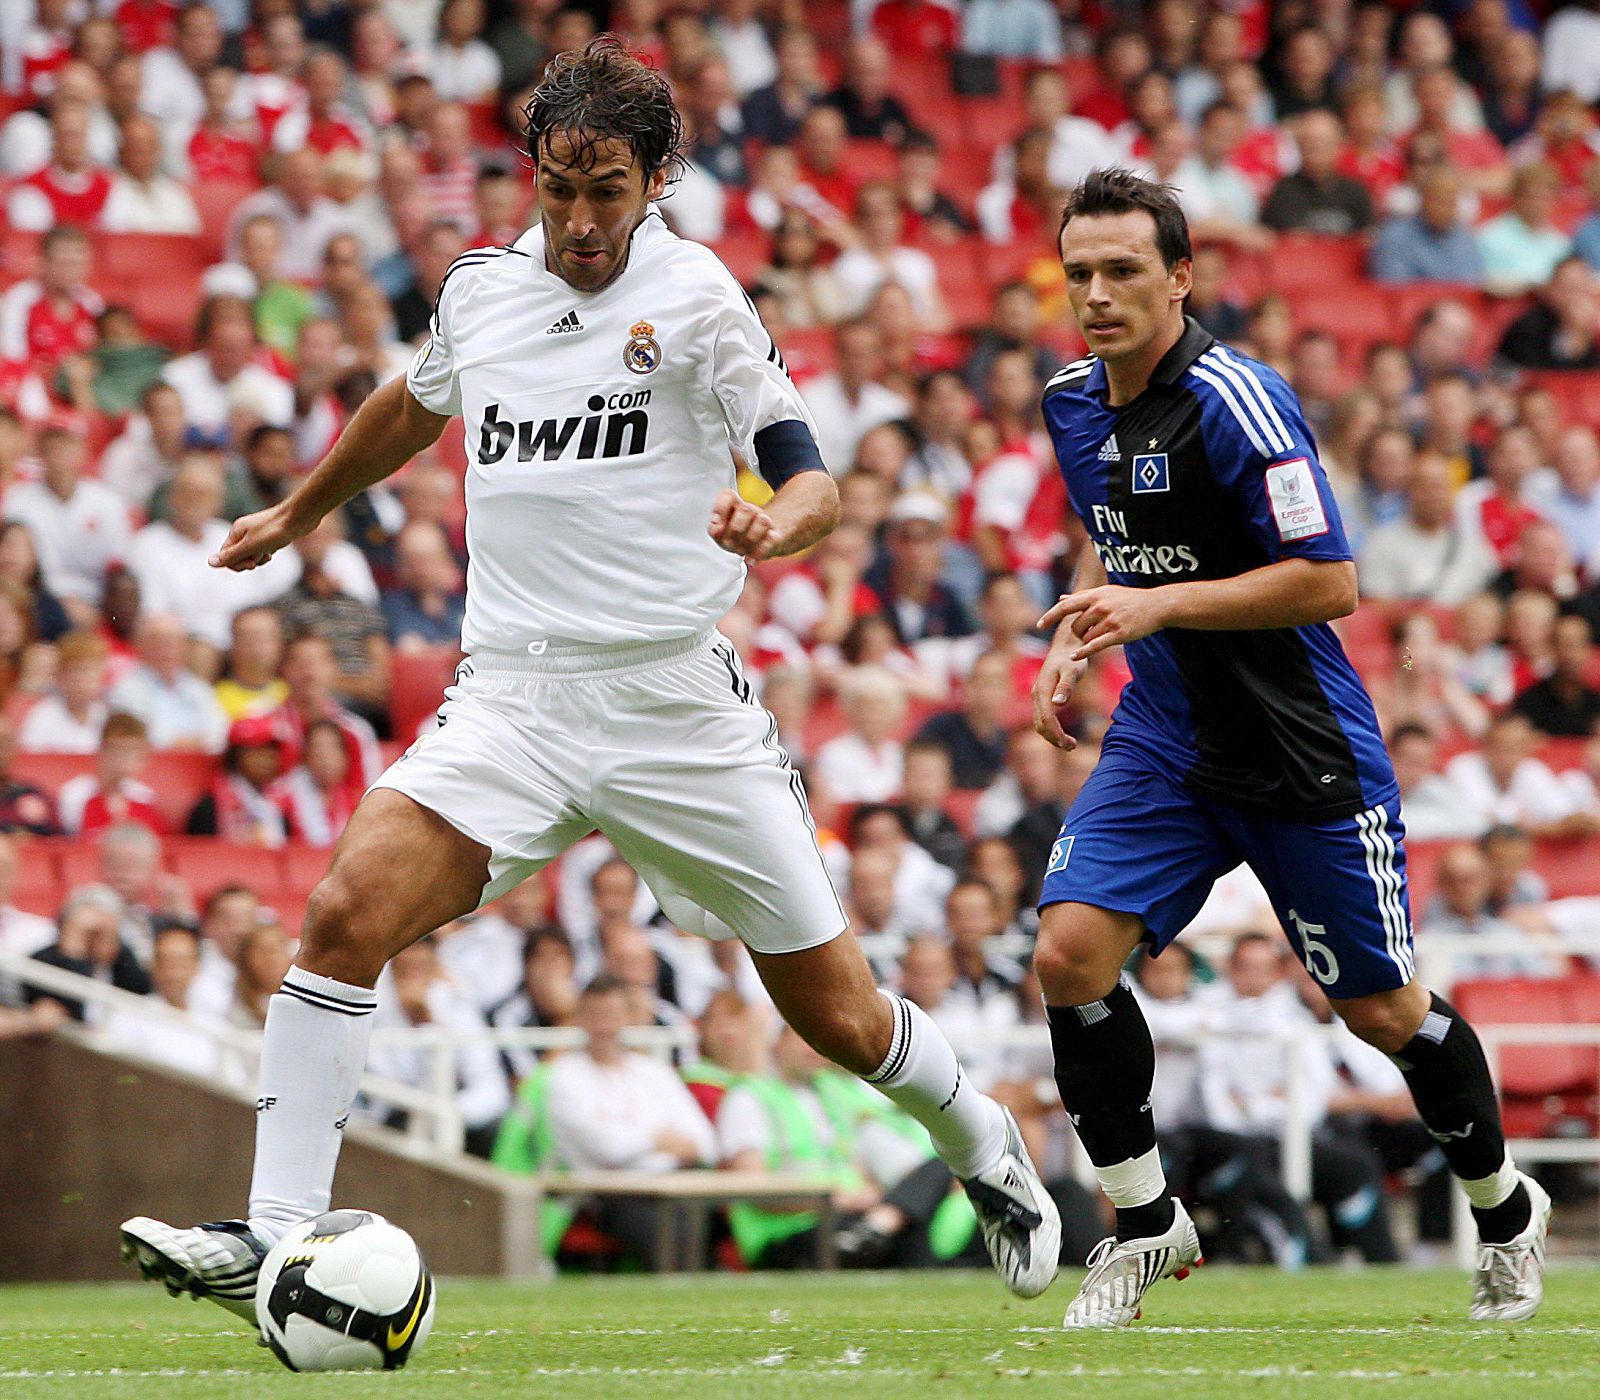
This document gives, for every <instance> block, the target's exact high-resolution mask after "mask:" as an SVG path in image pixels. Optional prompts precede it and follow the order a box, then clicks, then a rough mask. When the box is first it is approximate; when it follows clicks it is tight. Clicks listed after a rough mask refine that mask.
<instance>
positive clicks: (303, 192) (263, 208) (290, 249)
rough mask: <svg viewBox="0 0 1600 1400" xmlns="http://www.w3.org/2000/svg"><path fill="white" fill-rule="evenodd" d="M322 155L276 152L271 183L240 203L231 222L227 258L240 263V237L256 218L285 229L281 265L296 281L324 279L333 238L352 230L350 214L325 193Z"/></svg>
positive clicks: (271, 163) (300, 151)
mask: <svg viewBox="0 0 1600 1400" xmlns="http://www.w3.org/2000/svg"><path fill="white" fill-rule="evenodd" d="M322 167H323V157H322V156H321V155H320V154H319V153H318V152H317V151H315V150H312V149H309V148H308V149H305V150H299V151H284V152H279V153H275V154H274V155H273V156H272V157H271V159H270V161H269V163H268V169H269V170H270V172H271V178H272V184H270V185H268V186H267V187H266V188H265V189H262V190H257V191H256V192H255V193H254V194H252V195H250V196H249V197H248V198H246V199H244V200H242V201H241V202H240V204H239V206H238V208H236V209H235V210H234V211H233V217H232V219H231V220H230V221H229V223H228V250H227V251H228V257H229V259H230V260H231V261H233V262H238V261H239V234H240V232H241V231H242V230H243V228H244V226H245V225H246V224H247V223H249V222H250V220H251V219H253V218H255V217H256V215H258V214H266V215H268V216H269V217H271V218H272V219H274V220H276V221H277V224H278V226H279V227H280V228H281V229H282V230H283V249H284V254H283V266H282V267H281V268H280V271H281V272H282V273H283V275H284V277H286V278H287V279H289V280H290V281H293V282H307V283H314V282H316V281H317V280H318V278H319V277H320V276H321V272H322V254H323V250H324V249H325V248H326V247H327V246H328V241H329V239H331V238H333V237H335V236H336V235H337V234H341V233H347V232H350V216H349V215H348V214H347V213H346V212H345V210H344V209H343V208H341V206H340V205H338V204H337V203H335V202H334V201H333V200H332V199H330V198H328V196H327V194H326V193H325V191H324V189H323V168H322Z"/></svg>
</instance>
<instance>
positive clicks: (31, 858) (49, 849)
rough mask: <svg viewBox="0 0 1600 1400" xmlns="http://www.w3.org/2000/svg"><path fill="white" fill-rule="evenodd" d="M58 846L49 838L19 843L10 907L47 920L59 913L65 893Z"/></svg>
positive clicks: (36, 838) (37, 838)
mask: <svg viewBox="0 0 1600 1400" xmlns="http://www.w3.org/2000/svg"><path fill="white" fill-rule="evenodd" d="M58 844H60V843H59V842H56V841H54V840H51V839H49V838H47V837H35V838H34V839H32V840H29V841H20V842H18V843H17V847H16V852H17V873H16V878H15V880H14V881H13V883H12V886H11V903H12V904H14V905H16V907H17V908H18V909H23V910H26V911H27V912H28V913H29V914H42V915H44V916H45V917H46V918H54V917H55V916H56V914H57V913H58V912H59V911H60V909H61V901H62V899H63V897H64V894H65V891H64V890H63V889H62V886H61V866H60V862H59V861H58V859H57V855H56V846H57V845H58Z"/></svg>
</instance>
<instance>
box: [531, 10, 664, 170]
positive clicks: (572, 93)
mask: <svg viewBox="0 0 1600 1400" xmlns="http://www.w3.org/2000/svg"><path fill="white" fill-rule="evenodd" d="M523 115H524V116H525V117H526V118H527V127H526V129H525V130H524V132H523V143H524V145H523V149H524V152H525V154H526V155H527V156H528V158H529V159H530V160H531V161H532V162H533V163H534V165H535V166H536V167H537V165H538V163H539V156H540V153H541V152H542V151H543V150H544V149H545V147H546V146H547V145H548V144H549V141H550V138H551V137H552V136H554V135H556V134H557V133H564V134H565V135H567V136H568V137H570V138H571V140H572V150H573V164H574V165H576V166H577V168H578V169H579V170H592V169H593V168H594V164H595V161H596V159H597V151H596V148H597V147H598V145H599V143H600V142H602V141H606V140H611V139H618V140H622V141H626V142H627V143H628V146H629V148H630V149H631V150H632V151H633V154H634V156H635V157H636V158H637V159H638V161H639V164H640V166H641V167H642V168H643V170H644V177H645V179H646V180H649V179H650V177H651V176H652V175H654V174H655V173H656V171H658V170H665V171H666V172H667V178H668V180H674V179H676V178H677V177H678V175H679V173H680V171H681V166H682V164H683V149H682V148H683V119H682V118H681V117H680V116H679V115H678V109H677V107H676V105H674V103H673V101H672V89H671V87H670V86H669V85H668V83H667V80H666V78H665V77H663V76H662V75H661V74H660V73H658V72H657V71H656V70H655V69H654V68H651V67H650V66H649V65H648V64H645V63H641V62H640V61H639V60H638V59H637V58H635V57H634V56H633V55H632V54H631V53H629V52H628V50H627V49H626V48H625V47H624V45H623V43H622V41H621V40H620V39H618V38H617V36H616V35H615V34H601V35H598V36H596V37H595V38H593V39H591V40H590V41H589V43H588V44H587V45H586V46H585V47H584V48H583V49H582V50H573V51H569V52H567V53H562V54H557V55H556V57H555V58H553V59H551V60H550V63H549V64H548V66H547V67H546V68H545V70H544V78H543V79H542V80H541V82H540V83H539V86H538V87H537V88H535V89H534V93H533V97H532V98H531V99H530V100H529V102H528V105H527V106H526V107H525V108H523Z"/></svg>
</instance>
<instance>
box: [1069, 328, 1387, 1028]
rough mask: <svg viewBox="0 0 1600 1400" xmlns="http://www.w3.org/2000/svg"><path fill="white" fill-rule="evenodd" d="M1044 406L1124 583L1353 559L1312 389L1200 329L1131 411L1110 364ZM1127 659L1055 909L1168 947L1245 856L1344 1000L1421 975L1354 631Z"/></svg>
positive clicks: (1079, 496) (1286, 630)
mask: <svg viewBox="0 0 1600 1400" xmlns="http://www.w3.org/2000/svg"><path fill="white" fill-rule="evenodd" d="M1044 415H1045V422H1046V423H1047V424H1048V426H1049V429H1050V436H1051V438H1052V439H1053V440H1054V442H1055V447H1056V454H1057V456H1058V457H1059V458H1060V461H1061V471H1062V475H1063V476H1064V477H1065V478H1066V483H1067V492H1068V494H1069V495H1070V497H1071V499H1072V504H1073V507H1074V509H1075V510H1076V511H1077V512H1078V514H1079V515H1080V516H1082V517H1083V523H1084V525H1085V526H1086V527H1087V528H1088V531H1089V537H1090V539H1091V541H1092V542H1093V545H1094V549H1095V552H1096V553H1097V554H1098V555H1099V556H1100V560H1101V562H1102V563H1103V564H1104V565H1105V569H1106V576H1107V577H1108V578H1109V579H1110V580H1111V581H1112V582H1113V583H1119V584H1126V585H1130V586H1132V587H1135V588H1154V587H1157V586H1159V585H1161V584H1166V583H1179V582H1184V581H1186V580H1198V579H1222V578H1232V577H1234V576H1236V575H1238V574H1243V573H1247V572H1249V571H1250V570H1252V569H1259V568H1262V567H1264V566H1265V565H1268V564H1273V563H1276V562H1278V561H1279V560H1283V559H1292V558H1299V559H1313V560H1345V559H1349V558H1350V549H1349V546H1348V545H1347V544H1346V543H1345V538H1344V528H1343V526H1342V525H1341V524H1340V522H1339V511H1338V506H1337V505H1336V504H1335V502H1334V499H1333V492H1332V491H1331V490H1330V489H1329V486H1328V480H1327V477H1326V476H1325V475H1324V474H1323V471H1322V467H1321V465H1320V464H1319V463H1318V461H1317V452H1316V446H1315V444H1314V443H1313V442H1312V440H1311V434H1310V432H1309V431H1308V430H1307V428H1306V425H1305V420H1304V419H1303V418H1302V417H1301V414H1300V407H1299V404H1298V403H1296V401H1295V397H1294V394H1293V393H1292V392H1291V391H1290V389H1289V388H1288V386H1287V385H1286V384H1284V382H1283V380H1282V379H1280V378H1279V377H1278V375H1276V374H1275V373H1274V372H1273V371H1272V370H1270V369H1268V368H1267V367H1266V366H1265V365H1262V364H1258V363H1256V362H1255V361H1254V360H1250V359H1248V358H1246V357H1245V356H1243V355H1239V354H1236V353H1234V352H1233V351H1231V350H1227V349H1225V348H1224V347H1222V346H1220V345H1218V344H1217V343H1216V342H1215V341H1214V340H1212V338H1211V337H1210V336H1209V335H1208V334H1206V332H1205V331H1204V330H1203V329H1202V328H1201V327H1199V326H1198V325H1196V324H1195V323H1194V322H1193V321H1190V322H1188V324H1187V327H1186V329H1185V331H1184V334H1183V337H1182V339H1181V340H1179V341H1178V343H1177V344H1176V345H1175V346H1173V348H1172V349H1171V350H1170V351H1169V352H1168V353H1167V354H1166V355H1165V356H1163V357H1162V360H1161V363H1160V364H1159V365H1157V366H1156V369H1155V372H1154V374H1152V376H1151V378H1150V383H1149V385H1148V387H1147V388H1146V389H1145V391H1144V392H1143V393H1142V394H1140V395H1139V396H1138V397H1137V398H1135V399H1134V400H1133V401H1132V402H1131V403H1128V404H1126V405H1125V406H1123V407H1122V408H1112V407H1111V406H1110V405H1109V404H1107V402H1106V374H1105V367H1104V366H1103V365H1102V364H1101V363H1100V362H1099V361H1098V360H1095V359H1087V360H1080V361H1078V362H1077V363H1076V364H1073V365H1068V366H1067V368H1066V369H1064V370H1062V371H1061V373H1060V374H1058V375H1057V376H1056V377H1055V378H1054V379H1052V380H1051V381H1050V383H1049V385H1048V386H1047V387H1046V389H1045V399H1044ZM1124 650H1125V652H1126V654H1127V658H1128V665H1129V668H1130V669H1131V670H1132V672H1133V679H1132V680H1131V681H1130V682H1129V684H1128V686H1127V687H1126V688H1125V689H1124V690H1123V692H1122V700H1121V702H1120V703H1119V704H1118V706H1117V709H1116V713H1115V714H1114V715H1113V716H1112V723H1111V728H1110V729H1109V730H1108V731H1107V733H1106V740H1105V750H1104V753H1103V754H1102V756H1101V759H1100V763H1099V765H1098V766H1097V767H1096V768H1095V770H1094V772H1093V773H1092V774H1091V775H1090V776H1089V779H1088V781H1087V782H1086V783H1084V785H1083V788H1082V790H1081V791H1080V792H1079V793H1078V796H1077V798H1076V799H1075V800H1074V801H1073V804H1072V808H1071V810H1070V811H1069V812H1068V813H1067V819H1066V821H1065V823H1064V824H1063V825H1062V828H1061V835H1060V837H1059V838H1058V839H1057V841H1056V843H1055V846H1054V848H1053V849H1052V850H1051V852H1050V863H1049V866H1048V868H1047V869H1046V871H1045V877H1044V887H1043V889H1042V890H1041V891H1040V896H1039V905H1040V907H1041V908H1044V907H1045V906H1046V905H1050V904H1056V903H1062V902H1075V903H1080V904H1089V905H1094V906H1097V907H1099V908H1102V909H1111V910H1117V911H1119V912H1123V913H1129V914H1135V915H1137V916H1138V917H1139V919H1140V921H1141V922H1142V924H1143V925H1144V929H1145V937H1146V941H1147V942H1148V943H1149V945H1150V948H1151V950H1152V951H1153V952H1156V953H1159V952H1160V951H1161V949H1162V948H1164V947H1165V946H1166V945H1167V944H1168V943H1169V942H1171V940H1172V939H1173V938H1175V937H1177V935H1178V934H1179V933H1180V932H1181V931H1182V930H1183V929H1184V928H1185V927H1186V926H1187V925H1188V923H1189V922H1190V921H1191V920H1192V919H1193V918H1194V916H1195V914H1196V913H1197V912H1198V911H1199V909H1200V907H1201V905H1202V904H1204V902H1205V899H1206V896H1207V895H1208V894H1209V893H1210V891H1211V886H1212V883H1213V882H1214V881H1215V880H1216V879H1217V878H1218V877H1219V876H1221V875H1222V874H1224V873H1225V872H1227V871H1229V870H1231V869H1233V867H1234V866H1236V865H1238V864H1239V863H1240V862H1241V861H1243V862H1246V863H1248V864H1249V866H1250V868H1251V869H1252V870H1254V871H1255V873H1256V875H1257V876H1258V877H1259V878H1260V880H1261V883H1262V885H1263V886H1264V887H1265V889H1266V891H1267V895H1268V897H1269V898H1270V899H1271V901H1272V906H1273V908H1274V910H1276V912H1277V914H1278V917H1279V919H1281V920H1282V922H1283V927H1284V931H1285V932H1286V933H1287V934H1288V936H1289V940H1290V942H1291V943H1293V944H1294V947H1295V951H1296V952H1297V954H1298V955H1299V957H1300V959H1301V961H1302V962H1304V963H1305V965H1306V967H1307V969H1308V970H1309V971H1310V973H1311V975H1312V976H1313V977H1315V978H1316V979H1317V981H1318V982H1320V983H1321V984H1322V986H1323V987H1324V988H1325V989H1326V991H1327V993H1328V995H1329V996H1330V997H1336V998H1342V997H1359V996H1366V995H1369V994H1371V993H1374V992H1381V991H1387V990H1390V989H1392V988H1395V987H1400V986H1404V985H1405V984H1406V983H1407V982H1408V981H1410V980H1411V978H1412V977H1413V976H1415V971H1416V965H1415V960H1414V957H1413V952H1412V946H1411V911H1410V906H1409V903H1408V901H1407V895H1406V884H1405V868H1406V863H1405V824H1404V822H1403V821H1402V819H1401V815H1400V802H1399V790H1398V788H1397V787H1396V784H1395V780H1394V770H1393V768H1391V767H1390V764H1389V757H1388V754H1387V753H1386V752H1385V750H1384V747H1383V739H1382V737H1381V735H1380V734H1379V732H1378V722H1377V718H1376V716H1375V715H1374V714H1373V711H1372V702H1371V700H1369V699H1368V698H1367V692H1366V690H1365V689H1364V688H1363V686H1362V684H1361V681H1360V678H1359V677H1357V675H1356V673H1355V670H1354V669H1353V668H1352V667H1351V665H1350V663H1349V661H1348V660H1347V659H1346V658H1345V654H1344V651H1343V649H1342V648H1341V647H1340V645H1339V641H1338V638H1336V637H1335V636H1334V634H1333V631H1332V630H1331V629H1330V628H1329V627H1327V626H1326V625H1324V624H1318V625H1316V626H1312V627H1283V628H1275V629H1271V630H1263V631H1254V632H1250V631H1237V632H1200V631H1192V630H1185V629H1179V628H1172V629H1168V630H1166V631H1162V632H1157V633H1156V634H1155V635H1154V636H1151V637H1146V638H1144V639H1143V640H1142V641H1137V642H1131V643H1129V644H1128V645H1127V646H1126V647H1125V648H1124Z"/></svg>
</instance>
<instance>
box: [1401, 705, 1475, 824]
mask: <svg viewBox="0 0 1600 1400" xmlns="http://www.w3.org/2000/svg"><path fill="white" fill-rule="evenodd" d="M1389 757H1390V758H1391V759H1392V760H1393V761H1394V776H1395V781H1396V782H1397V783H1398V784H1399V785H1400V805H1401V809H1402V810H1403V812H1404V814H1405V822H1406V835H1407V836H1408V837H1410V838H1411V840H1413V841H1446V840H1452V839H1465V840H1471V839H1474V838H1476V837H1479V836H1482V835H1483V833H1484V832H1485V831H1487V830H1488V829H1489V818H1488V817H1487V816H1485V815H1484V813H1483V812H1481V811H1479V810H1477V809H1475V808H1474V807H1472V806H1471V805H1469V804H1468V803H1467V802H1466V801H1465V800H1464V799H1463V798H1462V795H1461V792H1460V790H1459V789H1458V788H1457V787H1456V785H1455V784H1454V783H1453V782H1452V781H1451V780H1450V779H1449V778H1447V777H1445V775H1444V774H1443V773H1441V772H1439V771H1438V764H1439V745H1438V741H1437V740H1435V739H1434V737H1433V735H1432V734H1430V733H1429V732H1428V731H1427V730H1426V729H1424V728H1423V727H1422V725H1420V724H1402V725H1400V726H1398V727H1397V728H1396V729H1395V731H1394V733H1393V734H1391V735H1390V736H1389Z"/></svg>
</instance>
